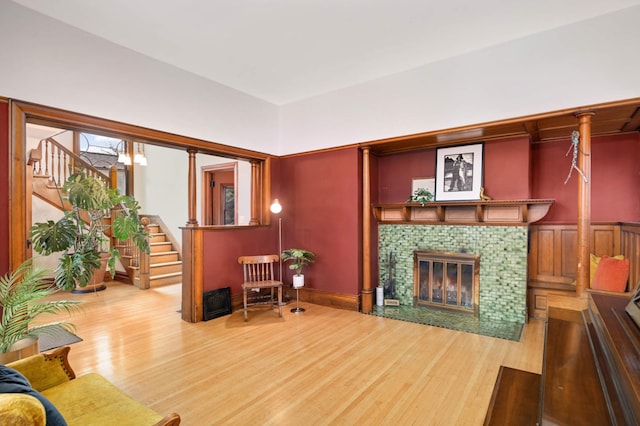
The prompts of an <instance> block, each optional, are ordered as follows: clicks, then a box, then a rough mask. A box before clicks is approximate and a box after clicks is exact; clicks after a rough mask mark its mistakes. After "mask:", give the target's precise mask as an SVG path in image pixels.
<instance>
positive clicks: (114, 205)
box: [31, 171, 150, 292]
mask: <svg viewBox="0 0 640 426" xmlns="http://www.w3.org/2000/svg"><path fill="white" fill-rule="evenodd" d="M62 194H65V197H64V199H63V198H62V195H61V199H62V204H63V205H70V206H71V207H70V210H67V211H65V213H64V216H63V217H62V218H61V219H60V220H58V221H57V222H54V221H52V220H49V221H47V222H41V223H36V224H34V225H33V226H32V227H31V241H32V243H33V249H34V250H35V251H36V252H38V253H39V254H41V255H44V256H48V255H50V254H52V253H57V252H62V256H61V257H60V260H59V262H58V266H57V267H56V269H55V283H56V285H57V286H58V288H61V289H64V290H76V291H78V292H84V291H86V290H84V291H83V289H84V288H85V287H87V285H88V284H90V283H91V287H93V288H94V289H104V288H105V286H104V282H103V281H104V280H103V276H104V271H105V268H108V269H109V272H110V274H111V276H112V277H113V276H114V274H115V264H116V259H118V258H120V253H119V252H118V249H117V248H116V247H111V248H110V247H109V237H108V234H107V233H108V231H110V233H111V235H113V236H114V237H115V238H116V239H118V240H120V241H126V240H128V239H131V240H132V241H133V243H134V244H135V245H136V247H138V249H140V250H141V251H145V252H147V253H149V251H150V250H149V240H148V235H147V234H146V232H145V229H144V226H143V225H142V223H141V221H140V217H139V215H138V210H139V209H140V205H139V204H138V202H137V201H136V200H135V199H134V198H133V197H131V196H128V195H121V194H120V191H119V190H118V189H117V188H116V189H111V188H108V187H107V185H106V184H105V182H104V181H102V180H101V179H98V178H96V177H94V176H91V175H88V174H86V173H85V172H84V171H78V172H76V173H73V174H72V175H71V176H69V178H68V179H67V180H66V182H65V183H64V185H63V186H62ZM65 202H66V203H65ZM67 203H68V204H67ZM114 209H118V210H119V212H120V213H119V214H118V215H116V216H115V217H110V220H107V218H108V217H109V216H110V215H111V213H112V212H113V211H114ZM96 273H97V274H96ZM100 273H101V274H102V276H101V275H100ZM94 274H95V275H96V279H94V278H93V277H94ZM98 287H99V288H98Z"/></svg>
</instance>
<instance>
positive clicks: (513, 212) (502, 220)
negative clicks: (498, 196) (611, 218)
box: [373, 200, 554, 225]
mask: <svg viewBox="0 0 640 426" xmlns="http://www.w3.org/2000/svg"><path fill="white" fill-rule="evenodd" d="M553 202H554V200H505V201H497V200H489V201H453V202H451V201H448V202H430V203H425V204H424V205H421V204H418V203H408V204H376V205H374V206H373V213H374V214H375V216H376V219H378V222H379V223H421V224H442V225H446V224H465V225H505V224H506V225H520V224H526V223H533V222H537V221H538V220H540V219H542V218H543V217H544V216H545V215H546V214H547V212H548V211H549V208H550V207H551V205H552V204H553Z"/></svg>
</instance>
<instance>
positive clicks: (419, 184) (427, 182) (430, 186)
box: [411, 177, 436, 195]
mask: <svg viewBox="0 0 640 426" xmlns="http://www.w3.org/2000/svg"><path fill="white" fill-rule="evenodd" d="M420 188H424V189H427V190H429V191H431V193H432V194H434V195H435V193H436V178H434V177H430V178H415V179H413V180H412V181H411V193H412V194H414V193H415V192H416V189H420Z"/></svg>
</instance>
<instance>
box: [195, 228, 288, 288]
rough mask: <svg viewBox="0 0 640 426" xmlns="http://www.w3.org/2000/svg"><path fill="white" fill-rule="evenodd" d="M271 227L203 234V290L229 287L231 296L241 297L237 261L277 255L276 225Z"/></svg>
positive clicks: (239, 268)
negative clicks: (245, 257)
mask: <svg viewBox="0 0 640 426" xmlns="http://www.w3.org/2000/svg"><path fill="white" fill-rule="evenodd" d="M274 225H275V226H274ZM274 225H272V226H261V227H250V228H249V227H247V228H231V229H216V230H215V231H214V230H212V231H210V232H205V233H204V240H203V244H204V256H205V260H204V272H203V280H204V284H203V290H204V291H209V290H214V289H218V288H222V287H231V294H239V293H242V289H241V288H240V285H241V284H242V266H241V265H240V264H239V263H238V257H240V256H245V255H246V256H251V255H257V254H277V253H278V225H277V221H276V222H275V224H274Z"/></svg>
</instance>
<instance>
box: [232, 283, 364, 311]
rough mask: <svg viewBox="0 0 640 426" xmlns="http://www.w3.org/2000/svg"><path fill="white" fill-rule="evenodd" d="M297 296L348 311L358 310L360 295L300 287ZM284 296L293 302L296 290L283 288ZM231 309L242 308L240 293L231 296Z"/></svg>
mask: <svg viewBox="0 0 640 426" xmlns="http://www.w3.org/2000/svg"><path fill="white" fill-rule="evenodd" d="M298 291H299V292H300V294H299V297H300V301H301V302H305V303H313V304H314V305H321V306H328V307H331V308H338V309H345V310H348V311H359V310H360V296H358V295H352V294H339V293H332V292H328V291H322V290H316V289H314V288H307V287H302V288H300V290H298ZM284 294H285V298H287V299H289V300H290V301H292V302H293V303H295V300H296V291H295V290H294V289H293V288H291V287H285V288H284ZM231 307H232V309H233V310H234V311H235V310H238V309H240V310H241V309H242V308H243V307H242V293H238V294H234V295H232V296H231Z"/></svg>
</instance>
